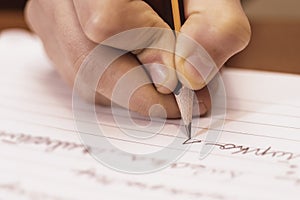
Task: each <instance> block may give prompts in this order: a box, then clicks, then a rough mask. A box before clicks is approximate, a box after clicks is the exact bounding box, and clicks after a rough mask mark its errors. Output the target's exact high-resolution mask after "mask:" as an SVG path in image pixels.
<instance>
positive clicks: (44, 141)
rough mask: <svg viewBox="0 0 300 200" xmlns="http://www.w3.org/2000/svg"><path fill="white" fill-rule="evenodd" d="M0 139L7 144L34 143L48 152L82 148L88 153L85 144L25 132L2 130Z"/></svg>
mask: <svg viewBox="0 0 300 200" xmlns="http://www.w3.org/2000/svg"><path fill="white" fill-rule="evenodd" d="M0 141H1V142H3V143H7V144H15V145H17V144H34V145H40V146H44V147H45V151H46V152H53V151H55V150H58V149H62V150H68V151H71V150H80V151H81V152H82V153H87V149H86V148H85V147H84V145H83V144H79V143H74V142H68V141H61V140H57V139H51V138H49V137H43V136H32V135H29V134H23V133H8V132H4V131H0Z"/></svg>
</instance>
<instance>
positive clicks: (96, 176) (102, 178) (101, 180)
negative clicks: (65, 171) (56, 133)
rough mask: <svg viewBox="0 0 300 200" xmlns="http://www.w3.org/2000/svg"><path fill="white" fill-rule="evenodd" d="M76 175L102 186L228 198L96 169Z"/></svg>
mask: <svg viewBox="0 0 300 200" xmlns="http://www.w3.org/2000/svg"><path fill="white" fill-rule="evenodd" d="M73 172H74V173H75V175H77V176H79V177H85V178H88V179H90V180H92V181H94V182H96V183H98V184H101V185H102V186H108V185H112V184H120V185H124V186H126V187H129V188H132V189H139V190H147V191H152V192H165V193H168V194H171V195H176V196H179V195H181V196H186V197H190V198H200V197H201V198H210V199H218V200H221V199H228V198H227V197H225V196H224V195H221V194H218V193H217V192H216V193H206V192H200V191H191V190H186V189H179V188H175V187H172V186H167V185H163V184H157V185H155V184H148V183H146V182H139V181H135V180H125V179H116V178H112V177H108V176H106V175H105V174H100V173H98V172H97V171H96V170H95V169H93V168H91V169H86V170H81V169H80V170H73Z"/></svg>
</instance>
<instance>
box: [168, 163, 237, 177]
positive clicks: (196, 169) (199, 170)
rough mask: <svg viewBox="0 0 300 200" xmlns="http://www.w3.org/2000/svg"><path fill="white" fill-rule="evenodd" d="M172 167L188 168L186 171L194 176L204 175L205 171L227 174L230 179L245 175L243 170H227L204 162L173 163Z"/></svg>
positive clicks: (206, 172) (177, 168) (176, 168)
mask: <svg viewBox="0 0 300 200" xmlns="http://www.w3.org/2000/svg"><path fill="white" fill-rule="evenodd" d="M170 168H171V169H174V170H180V169H182V170H187V171H186V172H189V173H191V174H192V176H197V175H202V174H204V173H205V174H209V175H216V176H220V175H225V176H227V177H229V178H230V179H234V178H237V177H240V176H241V175H243V172H241V171H237V170H227V169H222V168H216V167H209V166H206V165H203V164H194V163H187V162H176V163H172V164H171V166H170ZM186 172H185V173H186Z"/></svg>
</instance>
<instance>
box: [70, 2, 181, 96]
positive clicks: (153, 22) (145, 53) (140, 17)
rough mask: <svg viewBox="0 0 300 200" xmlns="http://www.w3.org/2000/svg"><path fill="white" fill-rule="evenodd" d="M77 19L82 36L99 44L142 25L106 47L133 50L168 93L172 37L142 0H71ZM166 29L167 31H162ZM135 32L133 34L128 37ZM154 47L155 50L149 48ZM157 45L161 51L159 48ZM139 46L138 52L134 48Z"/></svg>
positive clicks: (172, 79)
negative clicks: (83, 34) (150, 28)
mask: <svg viewBox="0 0 300 200" xmlns="http://www.w3.org/2000/svg"><path fill="white" fill-rule="evenodd" d="M73 2H74V5H75V9H76V12H77V15H78V19H79V22H80V24H81V26H82V29H83V31H84V33H85V34H86V36H87V37H88V38H89V39H90V40H92V41H94V42H96V43H101V42H103V41H105V40H106V39H108V38H111V37H112V36H114V35H116V34H119V33H121V32H124V31H128V30H132V29H138V28H142V27H153V28H160V29H156V30H153V29H152V30H151V31H149V30H148V29H144V30H141V29H140V30H136V33H130V34H128V36H126V38H122V39H121V40H119V39H115V41H112V40H110V41H109V46H112V47H115V48H119V49H123V50H128V51H133V50H134V51H133V52H134V53H135V54H136V56H137V57H138V59H139V60H140V62H141V63H142V64H145V69H146V70H147V71H148V73H149V75H150V77H151V78H152V79H153V82H154V83H155V86H156V88H157V90H158V91H159V92H161V93H166V94H168V93H171V92H172V91H173V89H175V87H176V84H177V82H178V80H177V76H176V72H175V70H174V66H175V65H174V56H173V53H170V52H174V49H175V37H174V35H173V34H172V32H171V30H170V28H169V26H168V25H167V24H166V23H165V22H164V21H163V20H162V19H161V18H160V17H159V15H158V14H157V13H156V12H155V11H154V10H153V9H152V8H151V7H150V6H149V5H148V4H147V3H145V2H144V1H142V0H118V1H112V0H101V1H95V0H86V1H82V0H73ZM161 28H163V29H166V30H167V29H168V30H170V31H166V32H165V31H162V30H161ZM132 35H135V37H132ZM153 46H155V47H156V48H155V49H151V47H153ZM157 47H160V49H161V50H159V48H157ZM136 49H140V50H139V51H135V50H136Z"/></svg>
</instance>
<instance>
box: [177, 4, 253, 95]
mask: <svg viewBox="0 0 300 200" xmlns="http://www.w3.org/2000/svg"><path fill="white" fill-rule="evenodd" d="M185 14H186V18H187V19H186V22H185V24H184V25H183V26H182V29H181V33H183V35H185V36H183V35H181V36H179V37H178V41H177V46H176V52H177V53H179V54H180V55H182V57H181V58H178V57H176V70H177V71H178V72H179V73H180V74H183V76H184V78H185V79H187V80H188V81H189V82H190V85H189V87H191V88H193V89H195V90H198V89H201V88H203V87H204V86H205V85H206V84H207V83H208V82H209V81H210V80H211V79H212V78H213V77H214V75H215V74H216V73H217V72H218V69H219V68H220V67H221V66H223V64H224V63H225V62H226V61H227V60H228V59H229V58H230V57H231V56H232V55H234V54H235V53H237V52H239V51H241V50H242V49H243V48H245V46H246V45H247V44H248V42H249V39H250V26H249V23H248V20H247V18H246V16H245V14H244V12H243V10H242V7H241V5H240V0H232V1H227V0H221V1H220V0H211V1H206V0H185ZM189 37H190V38H191V39H192V40H194V41H195V42H192V40H190V39H187V38H189ZM197 43H198V44H197ZM179 78H180V77H179ZM181 79H182V78H180V80H181ZM187 86H188V85H187Z"/></svg>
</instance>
